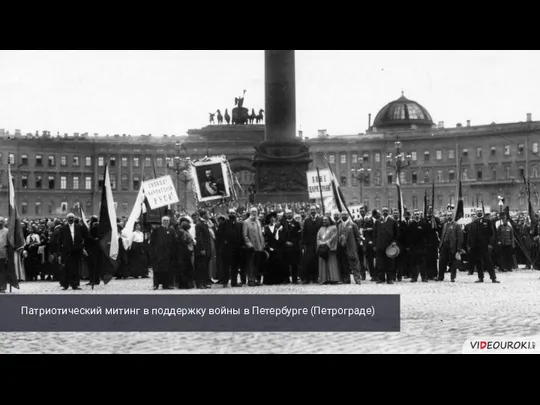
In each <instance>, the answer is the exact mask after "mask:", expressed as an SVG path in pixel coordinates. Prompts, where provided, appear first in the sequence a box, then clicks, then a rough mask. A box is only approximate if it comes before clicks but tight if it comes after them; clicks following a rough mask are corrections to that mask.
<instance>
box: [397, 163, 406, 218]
mask: <svg viewBox="0 0 540 405" xmlns="http://www.w3.org/2000/svg"><path fill="white" fill-rule="evenodd" d="M399 177H400V176H399V172H398V174H397V176H396V187H397V195H398V202H397V204H398V205H397V206H398V211H399V220H400V221H402V220H403V218H405V207H404V206H403V194H402V193H401V180H400V178H399Z"/></svg>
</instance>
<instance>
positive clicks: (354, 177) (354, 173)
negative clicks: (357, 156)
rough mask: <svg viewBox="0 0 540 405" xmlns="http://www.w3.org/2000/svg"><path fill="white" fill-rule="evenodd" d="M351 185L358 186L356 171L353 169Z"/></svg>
mask: <svg viewBox="0 0 540 405" xmlns="http://www.w3.org/2000/svg"><path fill="white" fill-rule="evenodd" d="M351 185H352V186H353V187H356V186H358V179H357V178H356V170H355V169H351Z"/></svg>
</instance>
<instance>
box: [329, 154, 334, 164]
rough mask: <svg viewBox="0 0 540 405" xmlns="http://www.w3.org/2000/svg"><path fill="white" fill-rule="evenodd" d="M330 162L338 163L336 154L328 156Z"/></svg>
mask: <svg viewBox="0 0 540 405" xmlns="http://www.w3.org/2000/svg"><path fill="white" fill-rule="evenodd" d="M328 162H330V164H334V163H336V156H335V155H330V156H328Z"/></svg>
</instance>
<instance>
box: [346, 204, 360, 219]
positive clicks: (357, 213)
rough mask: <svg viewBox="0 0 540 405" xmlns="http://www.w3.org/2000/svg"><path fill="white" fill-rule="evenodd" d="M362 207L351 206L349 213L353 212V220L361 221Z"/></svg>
mask: <svg viewBox="0 0 540 405" xmlns="http://www.w3.org/2000/svg"><path fill="white" fill-rule="evenodd" d="M361 206H362V205H351V206H349V211H350V212H351V215H352V219H359V218H360V207H361Z"/></svg>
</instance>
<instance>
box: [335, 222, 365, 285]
mask: <svg viewBox="0 0 540 405" xmlns="http://www.w3.org/2000/svg"><path fill="white" fill-rule="evenodd" d="M336 226H337V231H338V248H337V251H338V261H339V268H340V271H341V279H342V280H343V283H344V284H350V283H351V274H352V275H353V277H354V281H355V283H356V284H361V282H360V281H361V275H360V261H359V260H358V245H359V244H360V232H359V230H358V226H357V225H356V224H355V223H354V222H353V221H352V219H351V218H350V217H349V213H348V212H347V211H342V212H341V220H340V221H336Z"/></svg>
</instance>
